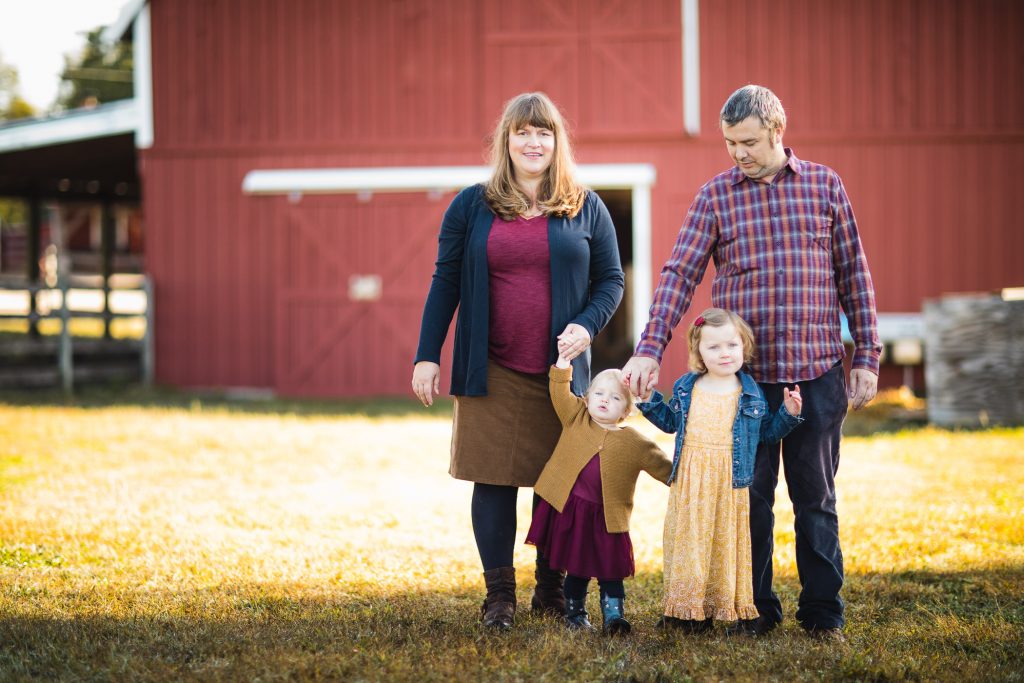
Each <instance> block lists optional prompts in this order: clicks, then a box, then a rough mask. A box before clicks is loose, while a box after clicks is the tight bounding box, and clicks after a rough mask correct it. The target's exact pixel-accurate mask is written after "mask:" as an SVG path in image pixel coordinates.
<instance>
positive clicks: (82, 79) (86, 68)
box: [57, 27, 133, 109]
mask: <svg viewBox="0 0 1024 683" xmlns="http://www.w3.org/2000/svg"><path fill="white" fill-rule="evenodd" d="M102 32H103V27H99V28H96V29H94V30H92V31H90V32H89V34H88V35H87V36H86V43H85V45H84V46H83V48H82V50H81V51H80V52H79V53H78V55H77V56H73V55H64V71H63V72H62V73H61V84H60V94H59V96H58V97H57V108H58V109H76V108H78V107H82V106H89V105H96V104H102V103H103V102H113V101H115V100H125V99H128V98H130V97H131V96H132V94H133V87H132V49H131V44H130V43H126V42H119V43H116V44H114V45H107V44H106V43H104V42H103V41H102V40H101V39H100V34H101V33H102Z"/></svg>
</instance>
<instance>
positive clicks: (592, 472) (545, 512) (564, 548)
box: [526, 454, 635, 579]
mask: <svg viewBox="0 0 1024 683" xmlns="http://www.w3.org/2000/svg"><path fill="white" fill-rule="evenodd" d="M603 501H604V499H603V498H602V496H601V456H600V454H597V455H595V456H594V457H593V458H591V459H590V462H588V463H587V465H586V467H584V468H583V470H582V471H581V472H580V474H579V476H578V477H577V478H576V483H575V484H574V485H573V487H572V491H570V492H569V498H568V500H566V501H565V507H563V508H562V512H560V513H559V512H558V511H557V510H555V508H553V507H551V505H550V504H548V502H547V501H546V500H541V501H540V503H538V504H537V509H536V510H534V512H533V522H532V523H531V524H530V531H529V533H527V534H526V542H527V543H531V544H533V545H535V546H537V548H538V549H539V550H540V552H541V553H543V554H544V556H545V557H546V558H548V564H549V565H550V566H551V567H553V568H554V569H563V570H565V571H566V572H567V573H569V574H572V575H573V576H580V577H587V578H591V577H593V578H597V579H624V578H626V577H627V576H633V574H634V573H635V567H634V564H633V543H632V541H630V539H629V532H628V531H625V532H622V533H617V534H612V533H608V526H607V525H606V524H605V521H604V502H603Z"/></svg>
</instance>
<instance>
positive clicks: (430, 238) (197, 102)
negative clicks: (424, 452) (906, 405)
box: [135, 0, 1024, 396]
mask: <svg viewBox="0 0 1024 683" xmlns="http://www.w3.org/2000/svg"><path fill="white" fill-rule="evenodd" d="M136 4H137V5H138V6H137V7H136V10H137V11H138V14H137V17H136V21H135V41H136V49H137V54H139V52H138V50H139V46H140V44H141V47H142V51H143V53H144V57H143V58H141V59H137V65H138V68H140V69H141V70H142V74H141V76H142V79H143V80H142V81H141V87H140V88H137V91H138V92H137V95H136V99H137V100H139V101H140V105H139V106H140V112H141V115H140V116H141V118H140V124H139V126H140V131H141V132H140V134H139V135H138V137H137V139H138V140H139V147H140V149H139V151H138V154H139V163H140V176H141V182H142V192H141V194H142V201H143V207H144V215H145V220H146V224H145V230H146V247H145V249H146V253H145V264H146V271H147V272H148V273H149V275H150V276H151V277H152V280H153V282H154V285H155V290H156V308H155V311H156V328H155V332H156V377H157V380H158V381H160V382H163V383H167V384H171V385H177V386H183V387H246V388H259V389H264V390H269V391H272V392H273V393H275V394H281V395H307V396H308V395H318V396H361V395H376V394H395V395H407V394H408V393H409V391H408V383H409V377H410V373H411V360H412V357H413V353H414V349H415V346H416V337H417V333H418V329H419V316H420V312H421V307H422V303H423V300H424V297H425V295H426V291H427V287H428V284H429V280H430V275H431V272H432V268H433V259H434V256H435V250H436V236H437V230H438V226H439V224H440V218H441V215H442V213H443V211H444V209H445V207H446V206H447V203H448V201H449V200H450V199H451V197H452V196H453V194H454V192H455V191H456V190H457V189H458V188H460V187H462V186H464V185H465V184H468V183H471V182H475V181H476V180H478V179H480V178H481V177H482V174H484V173H485V170H484V169H482V168H481V166H482V165H483V163H484V159H483V149H484V145H485V139H486V137H487V136H488V134H489V133H490V131H491V128H492V126H493V124H494V121H495V119H496V118H497V116H498V115H499V114H500V111H501V108H502V104H503V103H504V101H505V100H506V99H508V98H509V97H511V96H512V95H515V94H517V93H519V92H523V91H527V90H543V91H545V92H547V93H548V94H549V95H550V96H551V97H552V98H553V99H554V100H555V101H556V102H557V103H558V104H559V106H560V107H561V109H562V111H563V113H565V114H566V115H567V117H568V119H569V120H570V123H571V126H572V130H573V133H574V138H575V142H576V153H577V160H578V162H579V163H580V165H581V169H582V173H583V177H584V180H585V181H587V182H588V183H590V184H591V185H592V186H593V187H595V189H598V190H599V191H600V192H601V194H602V195H603V196H604V198H605V201H606V203H607V204H608V205H609V208H610V209H611V211H612V214H613V216H614V218H615V219H616V225H617V228H618V229H619V231H620V245H621V251H622V255H623V261H624V265H625V266H626V268H627V274H628V279H627V291H626V299H625V300H624V301H625V303H624V306H623V310H622V312H621V314H620V315H619V316H618V318H617V320H616V321H614V322H613V325H612V326H611V327H612V329H610V330H609V331H608V332H607V333H606V334H604V335H602V336H601V337H600V338H599V339H598V340H597V343H596V344H595V356H597V357H598V364H600V363H602V362H603V363H606V364H612V363H619V362H621V361H623V360H624V359H625V357H626V356H628V355H629V350H630V348H631V347H632V345H633V344H634V343H635V341H636V339H635V337H636V332H637V330H638V329H639V328H640V327H641V326H642V325H643V323H644V322H645V321H646V306H647V304H648V303H649V301H650V296H651V290H652V288H653V285H654V282H655V281H656V279H657V275H658V270H659V268H660V266H661V264H662V263H663V262H664V260H665V259H666V257H667V256H668V253H669V250H670V247H671V245H672V242H673V239H674V237H675V235H676V232H677V230H678V227H679V224H680V222H681V220H682V218H683V216H684V214H685V211H686V208H687V206H688V205H689V202H690V201H691V199H692V198H693V196H694V193H695V192H696V190H697V189H698V188H699V186H700V185H701V184H702V183H703V182H704V181H706V180H707V179H708V178H710V177H711V176H712V175H714V174H715V173H717V172H719V171H721V170H724V169H725V168H727V167H728V166H729V164H730V160H729V158H728V157H727V155H726V152H725V148H724V145H723V143H722V140H721V134H720V132H719V131H718V111H719V108H720V107H721V105H722V103H723V102H724V100H725V98H726V97H727V96H728V95H729V94H730V93H731V92H732V91H733V90H734V89H736V88H737V87H739V86H740V85H743V84H746V83H759V84H762V85H767V86H769V87H771V88H772V89H773V90H774V91H775V92H776V93H777V94H778V95H779V96H780V97H781V99H782V101H783V103H784V105H785V106H786V110H787V114H788V117H789V127H788V131H787V133H786V137H785V142H786V144H787V146H791V147H793V148H794V149H795V151H796V152H797V154H798V155H800V156H801V157H802V158H805V159H811V160H814V161H818V162H821V163H825V164H828V165H830V166H832V167H833V168H835V169H836V170H837V171H838V172H839V173H840V175H841V176H842V177H843V179H844V181H845V184H846V187H847V190H848V192H849V195H850V197H851V199H852V201H853V204H854V207H855V209H856V211H857V217H858V221H859V224H860V227H861V231H862V237H863V240H864V244H865V248H866V250H867V253H868V258H869V261H870V263H871V266H872V272H873V275H874V279H875V285H876V289H877V298H878V306H879V311H880V313H882V314H883V315H882V327H883V329H882V333H883V337H884V341H890V342H891V341H894V340H896V339H897V338H899V337H902V336H915V335H916V334H918V333H919V330H916V329H915V326H916V324H917V322H916V321H917V318H916V316H917V315H918V313H919V312H920V310H921V305H922V301H923V300H924V299H926V298H929V297H935V296H938V295H940V294H942V293H944V292H951V291H967V290H991V289H998V288H1002V287H1008V286H1011V285H1021V284H1024V259H1022V258H1021V255H1022V254H1024V231H1022V229H1021V227H1022V226H1021V219H1020V218H1019V211H1018V209H1017V208H1016V202H1015V200H1014V199H1013V195H1012V192H1013V190H1012V188H1011V187H1010V186H1011V184H1013V183H1014V182H1015V180H1016V178H1015V176H1014V175H1013V171H1014V169H1015V166H1013V162H1014V161H1015V160H1016V158H1018V157H1019V156H1021V154H1022V153H1024V94H1022V89H1021V88H1020V87H1019V86H1015V85H1013V84H1014V83H1018V84H1019V83H1020V82H1021V73H1020V71H1021V66H1022V64H1024V43H1022V42H1021V41H1020V40H1019V39H1018V38H1017V35H1018V34H1019V33H1020V30H1021V29H1022V28H1024V4H1022V3H1019V2H1016V1H1015V0H931V1H928V2H925V1H922V0H867V1H852V0H850V1H840V0H834V1H829V2H821V1H818V0H779V1H777V2H772V3H765V2H759V1H757V0H716V1H714V2H711V1H707V0H706V1H705V2H699V0H644V1H643V2H629V1H626V0H619V1H616V0H571V1H569V2H551V1H543V0H523V1H522V2H517V3H505V2H498V1H484V2H479V1H477V0H446V1H444V2H436V1H431V0H405V1H402V2H399V1H397V0H389V1H383V2H357V1H356V0H344V1H342V0H295V1H294V2H288V3H284V2H275V1H272V0H255V1H254V0H216V1H212V0H150V1H149V2H148V3H143V2H138V3H136ZM147 59H148V60H149V61H148V64H147ZM148 90H151V101H150V100H149V99H148V97H149V93H148V92H147V91H148ZM149 112H151V114H150V113H149ZM709 281H710V276H709V278H708V279H707V281H706V282H705V284H704V285H702V286H701V288H700V290H699V291H698V295H697V298H696V300H695V303H694V307H695V308H698V309H699V308H700V307H702V306H703V305H706V304H707V303H708V301H709V299H710V286H709V285H708V284H707V282H709ZM692 315H693V314H692V313H691V314H690V315H689V316H688V317H687V320H688V319H689V318H690V317H692ZM908 315H909V317H907V316H908ZM685 361H686V357H685V349H684V345H683V344H680V343H678V342H676V343H674V344H673V345H672V346H670V350H669V353H668V354H667V356H666V364H665V370H664V372H666V373H668V375H669V376H672V375H675V374H677V373H679V372H681V371H682V370H683V369H685ZM892 370H895V368H890V369H889V371H887V372H888V373H889V374H885V375H884V376H883V383H889V384H892V383H894V382H898V380H899V379H900V375H899V373H898V372H891V371H892Z"/></svg>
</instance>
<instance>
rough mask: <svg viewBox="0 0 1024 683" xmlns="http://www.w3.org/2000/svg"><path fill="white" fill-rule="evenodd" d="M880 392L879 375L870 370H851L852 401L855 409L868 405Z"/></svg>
mask: <svg viewBox="0 0 1024 683" xmlns="http://www.w3.org/2000/svg"><path fill="white" fill-rule="evenodd" d="M877 393H878V375H876V374H875V373H873V372H871V371H870V370H864V369H863V368H855V369H853V370H850V401H851V402H852V403H853V409H854V410H860V409H861V408H863V407H864V406H866V405H867V404H868V403H869V402H870V401H871V399H873V398H874V397H875V394H877Z"/></svg>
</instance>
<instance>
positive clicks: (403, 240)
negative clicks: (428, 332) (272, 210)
mask: <svg viewBox="0 0 1024 683" xmlns="http://www.w3.org/2000/svg"><path fill="white" fill-rule="evenodd" d="M449 199H450V195H446V196H445V197H442V198H440V199H428V198H427V197H426V195H424V194H415V195H414V194H378V195H374V196H373V197H371V198H370V199H369V200H361V199H360V198H357V197H356V196H353V195H331V196H307V197H303V198H302V199H301V200H300V201H299V202H298V203H296V204H294V205H292V206H290V207H289V210H288V211H286V212H285V215H286V225H284V226H282V227H283V229H282V230H280V231H278V232H277V249H276V258H277V261H276V264H277V267H276V272H277V275H278V283H279V286H278V287H277V289H276V291H277V295H276V303H275V316H274V328H275V329H274V334H275V339H274V342H275V391H276V392H277V393H278V394H280V395H286V396H323V397H329V396H330V397H344V396H374V395H410V391H409V378H410V376H411V372H412V360H413V356H414V354H415V351H416V343H417V337H418V334H419V322H420V315H421V313H422V306H423V300H424V298H425V296H426V291H427V287H428V286H429V283H430V276H431V273H432V272H433V264H434V259H435V256H436V251H437V231H438V228H439V226H440V224H441V217H442V215H443V213H444V207H445V206H447V203H448V200H449Z"/></svg>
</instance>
